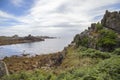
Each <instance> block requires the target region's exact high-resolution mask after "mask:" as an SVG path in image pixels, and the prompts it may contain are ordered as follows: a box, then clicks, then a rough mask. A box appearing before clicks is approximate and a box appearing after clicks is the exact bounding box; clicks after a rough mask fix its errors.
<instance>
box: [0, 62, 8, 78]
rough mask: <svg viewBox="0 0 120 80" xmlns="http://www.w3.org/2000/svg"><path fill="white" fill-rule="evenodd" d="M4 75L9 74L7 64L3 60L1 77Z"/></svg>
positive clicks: (0, 69)
mask: <svg viewBox="0 0 120 80" xmlns="http://www.w3.org/2000/svg"><path fill="white" fill-rule="evenodd" d="M4 75H9V73H8V69H7V66H6V64H5V63H4V62H3V61H0V77H2V76H4Z"/></svg>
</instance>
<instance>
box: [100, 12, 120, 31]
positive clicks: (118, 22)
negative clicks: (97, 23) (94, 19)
mask: <svg viewBox="0 0 120 80" xmlns="http://www.w3.org/2000/svg"><path fill="white" fill-rule="evenodd" d="M101 24H102V25H103V26H104V27H107V28H111V29H113V30H115V31H117V32H118V33H120V11H119V12H117V11H115V12H109V11H108V10H106V13H105V15H104V17H103V19H102V21H101Z"/></svg>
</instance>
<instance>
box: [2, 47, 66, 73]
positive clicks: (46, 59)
mask: <svg viewBox="0 0 120 80" xmlns="http://www.w3.org/2000/svg"><path fill="white" fill-rule="evenodd" d="M66 53H67V52H66V48H65V49H64V50H63V51H61V52H57V53H52V54H47V55H45V54H43V55H36V56H32V57H29V56H28V55H23V56H11V57H5V58H4V59H3V60H2V61H4V62H5V63H6V65H7V68H8V71H9V73H10V74H12V73H16V72H20V71H22V70H23V71H28V70H34V69H40V68H42V69H50V68H52V67H57V66H59V65H60V64H61V63H62V60H63V59H64V58H65V55H66Z"/></svg>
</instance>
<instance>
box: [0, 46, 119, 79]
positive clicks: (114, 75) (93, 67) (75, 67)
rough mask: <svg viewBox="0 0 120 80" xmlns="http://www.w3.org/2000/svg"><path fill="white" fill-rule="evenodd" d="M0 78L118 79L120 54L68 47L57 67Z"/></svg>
mask: <svg viewBox="0 0 120 80" xmlns="http://www.w3.org/2000/svg"><path fill="white" fill-rule="evenodd" d="M115 53H120V52H119V50H118V51H117V52H115ZM0 80H120V56H119V55H115V54H114V55H113V54H112V53H105V52H100V51H98V50H94V49H86V48H84V47H79V48H74V47H68V49H67V55H66V58H65V59H64V60H63V62H62V64H61V65H60V66H59V67H56V68H51V69H49V70H48V69H47V70H45V69H36V70H34V71H22V72H20V73H18V74H12V75H10V76H4V77H3V78H2V79H0Z"/></svg>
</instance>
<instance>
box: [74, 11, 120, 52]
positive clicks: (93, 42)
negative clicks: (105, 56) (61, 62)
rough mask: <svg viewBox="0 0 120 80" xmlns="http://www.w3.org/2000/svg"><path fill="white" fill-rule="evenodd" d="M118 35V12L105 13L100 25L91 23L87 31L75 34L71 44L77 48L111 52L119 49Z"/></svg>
mask: <svg viewBox="0 0 120 80" xmlns="http://www.w3.org/2000/svg"><path fill="white" fill-rule="evenodd" d="M119 33H120V12H108V11H106V13H105V15H104V17H103V19H102V20H101V23H99V22H98V23H92V24H91V26H90V27H88V29H87V30H85V31H83V32H82V33H80V34H77V35H76V36H75V38H74V41H73V42H74V43H75V44H76V46H77V47H79V46H84V47H87V48H94V49H98V50H101V51H113V50H114V48H117V47H120V34H119ZM106 36H107V37H106ZM111 36H113V37H111Z"/></svg>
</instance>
